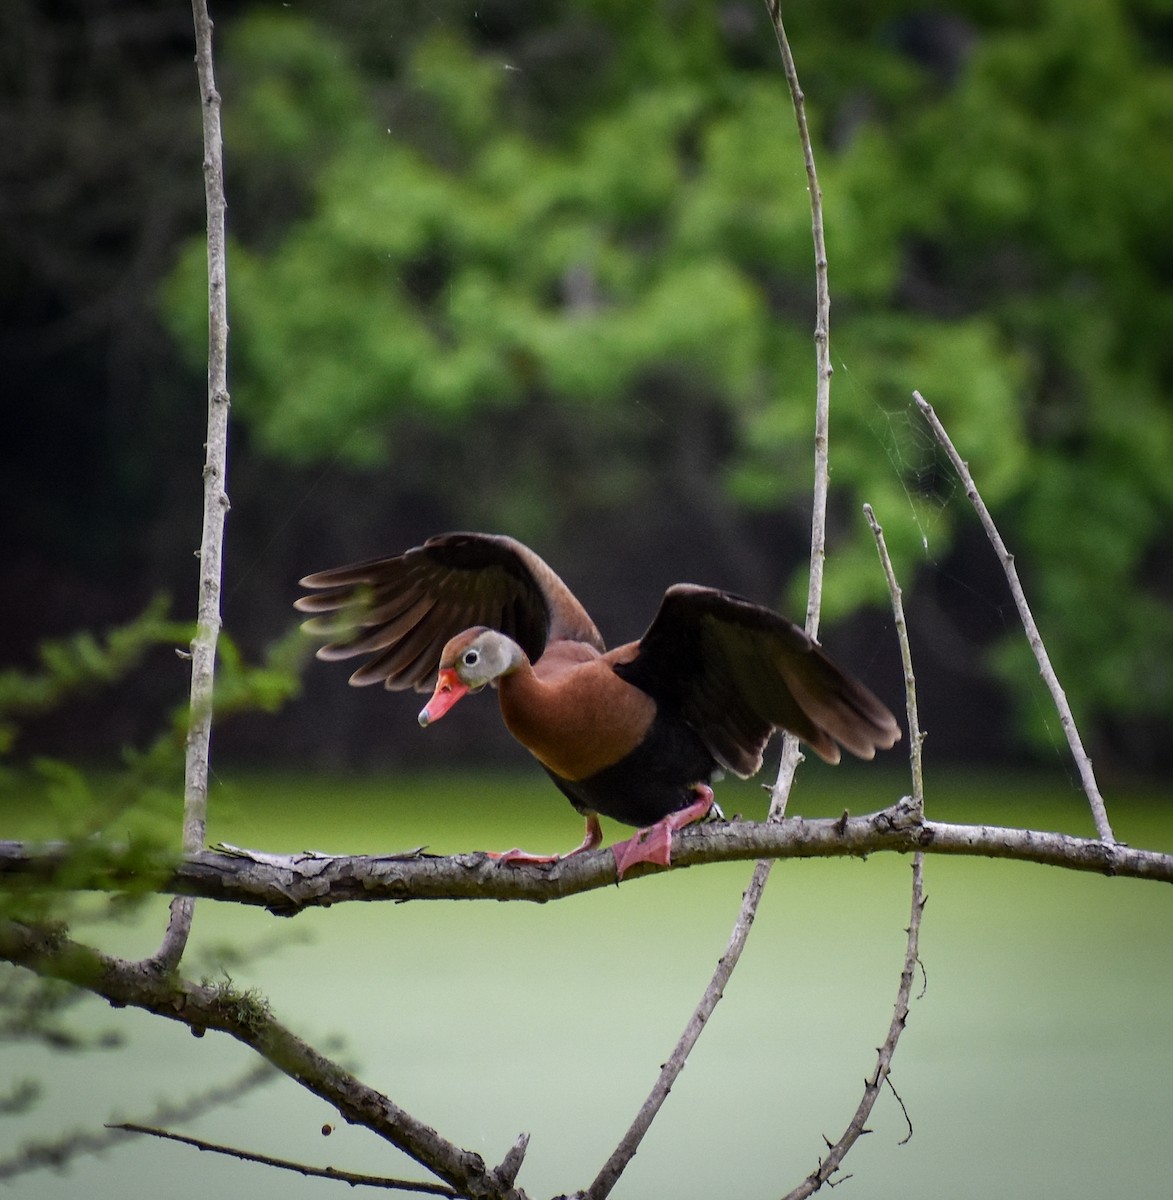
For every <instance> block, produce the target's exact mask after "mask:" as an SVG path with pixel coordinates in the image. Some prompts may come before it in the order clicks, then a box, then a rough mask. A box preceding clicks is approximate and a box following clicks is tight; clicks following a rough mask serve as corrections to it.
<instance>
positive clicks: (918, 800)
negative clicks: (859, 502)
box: [863, 504, 925, 817]
mask: <svg viewBox="0 0 1173 1200" xmlns="http://www.w3.org/2000/svg"><path fill="white" fill-rule="evenodd" d="M863 511H864V516H866V517H867V519H868V524H869V525H870V526H871V527H872V534H873V536H874V537H875V539H876V549H877V550H878V551H879V554H880V563H881V565H882V566H883V568H884V577H885V578H886V579H887V580H888V592H889V595H891V597H892V615H893V616H894V617H895V620H896V637H897V639H898V640H899V642H900V661H901V662H902V663H903V665H904V699H905V712H906V714H907V717H908V760H909V766H910V767H911V770H912V802H913V804H915V805H916V811H917V815H918V816H921V817H923V816H924V815H925V781H924V771H923V769H922V766H921V748H922V746H923V745H924V740H925V735H924V734H923V733H921V729H920V718H919V717H918V716H917V709H916V676H915V675H914V674H913V671H912V650H911V648H910V647H909V644H908V625H907V623H906V622H905V620H904V598H903V593H902V592H901V590H900V584H898V583H897V582H896V572H895V571H894V570H893V569H892V559H891V557H890V556H889V554H888V545H887V543H886V542H885V541H884V530H883V527H882V526H881V525H880V523H879V521H877V520H876V514H875V513H874V512H873V511H872V506H871V505H870V504H865V505H864V506H863Z"/></svg>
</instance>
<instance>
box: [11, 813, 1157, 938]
mask: <svg viewBox="0 0 1173 1200" xmlns="http://www.w3.org/2000/svg"><path fill="white" fill-rule="evenodd" d="M918 850H923V851H925V852H926V853H929V854H953V855H968V856H972V857H979V858H982V857H984V858H1007V859H1014V860H1016V861H1019V862H1031V863H1044V864H1047V865H1049V866H1055V867H1066V868H1068V869H1070V870H1075V871H1094V872H1098V873H1100V874H1104V875H1122V876H1127V877H1130V878H1136V879H1155V880H1160V881H1163V882H1165V883H1173V854H1164V853H1160V852H1158V851H1155V850H1138V849H1134V848H1133V847H1131V846H1126V845H1123V844H1121V843H1115V842H1100V841H1096V840H1094V839H1091V838H1080V837H1072V836H1070V835H1069V834H1065V833H1051V832H1045V831H1043V830H1037V829H1015V828H1009V827H1005V826H997V825H955V824H950V823H948V822H944V821H927V820H920V819H918V817H917V814H916V811H915V808H914V806H913V805H912V803H911V801H909V800H907V799H904V800H901V801H900V802H899V803H897V804H894V805H892V806H891V807H890V808H886V809H882V810H881V811H879V812H874V813H869V814H867V815H866V816H858V817H853V816H849V815H848V814H847V813H844V815H843V816H842V817H840V818H838V819H830V818H825V819H817V820H810V819H807V818H805V817H787V818H785V819H784V820H782V821H778V822H756V821H734V822H730V823H728V824H719V823H715V822H712V823H707V824H705V825H702V826H695V827H693V828H691V829H685V830H681V831H680V832H678V833H677V834H676V835H675V836H674V838H673V842H672V862H673V866H674V867H675V868H683V867H693V866H700V865H702V864H704V863H711V862H730V861H733V860H742V859H761V858H835V857H866V856H867V855H869V854H877V853H881V852H889V853H897V854H911V853H915V852H916V851H918ZM69 854H70V852H69V848H68V847H67V846H64V845H42V846H35V845H31V844H26V843H22V842H4V841H0V887H8V888H13V887H18V886H21V885H22V884H28V883H37V882H39V883H47V882H50V881H51V880H52V879H53V877H54V875H55V873H56V871H57V870H58V869H59V868H60V867H61V866H62V865H63V864H64V863H65V862H66V861H67V860H68V858H69ZM87 861H89V862H91V863H93V868H92V874H91V875H90V876H89V878H88V879H86V878H79V870H78V867H77V864H74V865H73V866H72V868H71V870H70V873H69V876H68V878H69V886H70V887H72V888H74V889H80V888H88V889H90V890H96V891H120V890H123V889H125V888H126V887H128V886H130V885H131V884H132V883H133V884H134V885H135V886H136V888H139V889H141V888H142V887H143V886H144V875H145V872H144V869H143V861H142V853H141V851H138V852H136V854H135V855H134V857H133V860H132V859H131V857H130V856H129V855H120V854H119V852H117V851H112V852H111V856H110V858H109V859H108V860H106V861H102V862H96V861H95V852H94V849H93V848H92V847H89V848H88V849H87ZM650 869H653V868H646V867H641V868H637V870H636V872H634V873H633V876H630V877H629V878H632V877H634V875H635V874H638V873H640V872H641V871H647V870H650ZM615 882H616V879H615V859H614V857H613V856H612V855H611V853H610V851H607V850H600V851H595V852H593V853H585V854H579V855H576V856H575V857H573V858H569V859H564V860H563V861H562V862H559V863H555V864H553V865H550V866H530V865H522V864H516V863H509V864H502V863H499V862H497V861H496V860H495V859H491V858H489V857H488V856H487V855H485V854H483V853H480V852H477V853H471V854H457V855H451V856H447V857H440V856H437V855H431V854H427V853H426V852H425V851H424V850H422V849H415V850H409V851H406V852H404V853H402V854H392V855H338V856H331V855H323V854H317V853H306V854H292V855H276V854H262V853H259V852H253V851H247V850H239V849H236V848H234V847H221V848H218V849H215V850H204V851H202V852H201V853H199V854H196V855H192V856H190V857H188V858H186V859H184V860H183V861H182V862H181V863H180V864H179V865H178V866H177V867H176V866H172V865H167V864H160V865H159V868H158V871H157V873H156V879H155V882H154V888H155V890H156V891H158V892H162V893H175V894H177V895H185V896H197V897H205V898H207V899H211V900H223V901H230V902H232V903H236V904H249V905H256V906H259V907H262V908H267V909H269V910H270V911H272V912H274V913H277V914H280V915H285V916H292V915H294V914H295V913H297V912H300V911H301V910H302V909H305V908H314V907H322V906H327V905H330V904H339V903H342V902H343V901H351V900H394V901H405V900H529V901H532V902H536V903H545V902H546V901H549V900H557V899H560V898H562V897H564V896H572V895H577V894H578V893H580V892H588V891H592V890H594V889H596V888H601V887H607V886H610V885H613V884H614V883H615Z"/></svg>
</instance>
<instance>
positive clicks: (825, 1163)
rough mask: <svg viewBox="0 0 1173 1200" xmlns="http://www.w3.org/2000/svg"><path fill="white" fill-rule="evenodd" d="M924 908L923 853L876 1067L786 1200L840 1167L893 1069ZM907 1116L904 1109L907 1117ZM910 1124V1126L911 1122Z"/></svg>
mask: <svg viewBox="0 0 1173 1200" xmlns="http://www.w3.org/2000/svg"><path fill="white" fill-rule="evenodd" d="M924 908H925V897H924V855H923V854H917V855H916V856H915V857H914V858H913V860H912V913H911V915H910V917H909V920H908V943H907V946H906V948H905V951H904V966H903V969H902V970H901V972H900V986H899V987H898V988H897V991H896V1005H895V1008H894V1010H893V1012H892V1020H891V1022H890V1024H889V1025H888V1036H887V1037H886V1038H885V1039H884V1044H883V1045H882V1046H881V1047H880V1049H879V1051H878V1057H877V1060H876V1069H875V1071H874V1072H873V1073H872V1075H871V1076H870V1078H868V1079H867V1080H865V1082H864V1092H863V1098H862V1099H861V1100H860V1102H859V1106H858V1107H857V1108H856V1110H855V1112H854V1114H852V1117H851V1120H850V1122H849V1123H848V1125H847V1128H846V1129H845V1130H844V1132H843V1136H842V1137H841V1138H840V1139H839V1140H838V1141H837V1142H835V1143H834V1144H833V1145H830V1146H828V1149H827V1154H826V1157H824V1158H822V1159H820V1160H819V1165H818V1167H817V1168H816V1169H815V1170H814V1171H812V1172H811V1173H810V1174H809V1175H808V1176H807V1177H806V1178H805V1179H804V1180H803V1181H802V1183H800V1184H799V1185H798V1187H796V1188H795V1189H794V1190H793V1191H792V1192H789V1193H787V1195H786V1197H785V1200H804V1197H806V1196H811V1195H813V1194H814V1193H815V1192H817V1191H818V1190H819V1188H821V1187H822V1186H823V1184H824V1183H827V1182H828V1181H829V1180H830V1179H831V1176H832V1175H834V1174H835V1172H836V1171H838V1170H839V1166H840V1164H841V1163H842V1162H843V1159H844V1157H845V1156H846V1155H847V1152H848V1151H849V1150H850V1149H851V1147H852V1146H854V1145H855V1143H856V1142H857V1141H859V1139H860V1137H861V1136H862V1135H863V1134H864V1133H865V1132H866V1129H867V1121H868V1117H869V1116H870V1115H871V1111H872V1108H873V1107H874V1105H875V1103H876V1099H877V1097H878V1096H879V1094H880V1091H881V1090H882V1089H883V1086H884V1083H885V1081H886V1080H887V1078H888V1074H889V1072H890V1071H891V1069H892V1056H893V1054H895V1053H896V1043H897V1042H898V1041H899V1040H900V1034H901V1033H902V1032H903V1030H904V1026H905V1023H906V1022H907V1020H908V998H909V995H910V994H911V992H912V980H913V977H914V976H915V974H916V964H917V954H918V946H919V943H920V919H921V913H923V912H924ZM903 1107H904V1104H903V1101H901V1108H903ZM907 1115H908V1114H907V1110H906V1111H905V1117H906V1118H907ZM909 1127H910V1128H911V1122H910V1126H909ZM905 1140H907V1139H905Z"/></svg>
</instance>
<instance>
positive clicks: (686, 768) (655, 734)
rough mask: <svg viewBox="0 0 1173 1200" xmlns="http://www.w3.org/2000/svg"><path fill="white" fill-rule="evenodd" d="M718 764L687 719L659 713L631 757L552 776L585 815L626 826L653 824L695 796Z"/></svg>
mask: <svg viewBox="0 0 1173 1200" xmlns="http://www.w3.org/2000/svg"><path fill="white" fill-rule="evenodd" d="M716 770H717V762H716V760H715V759H714V758H713V756H712V755H711V754H710V753H709V751H708V750H707V749H706V748H705V745H704V743H703V742H702V741H701V740H700V738H699V737H697V735H696V734H695V733H694V732H693V731H692V730H691V729H690V728H689V727H688V726H687V725H685V724H684V722H683V721H679V720H672V719H671V718H669V717H665V716H663V715H661V716H658V717H657V718H656V720H655V722H654V723H653V725H652V727H651V729H650V730H649V731H648V736H647V737H645V738H644V740H643V741H642V742H640V744H639V745H638V746H637V747H636V748H635V749H634V750H633V751H632V752H631V753H630V754H628V755H627V757H626V758H621V759H620V760H619V761H618V762H617V763H614V764H613V765H611V766H609V767H605V768H604V769H603V770H602V771H598V772H596V773H595V774H594V775H588V776H587V777H586V778H585V779H563V778H562V777H561V776H559V775H555V774H554V772H553V771H549V772H548V774H549V776H550V778H551V779H553V781H554V782H555V783H556V784H557V785H558V787H559V789H560V790H561V791H562V792H563V794H564V795H565V796H566V797H567V798H568V799H569V800H570V803H571V804H573V805H574V807H575V808H577V809H578V811H579V812H581V813H587V812H596V813H598V814H599V815H600V816H604V817H610V818H611V819H612V820H615V821H622V822H624V823H625V824H627V825H638V826H644V825H652V824H654V823H655V822H656V821H658V820H660V818H661V817H666V816H667V815H668V814H669V813H673V812H678V811H679V810H680V809H682V808H686V807H687V806H688V805H689V804H691V803H692V802H693V801H694V800H695V799H696V793H695V792H694V791H693V785H694V784H698V783H708V782H709V780H710V779H712V777H713V774H714V772H715V771H716Z"/></svg>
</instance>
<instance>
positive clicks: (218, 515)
mask: <svg viewBox="0 0 1173 1200" xmlns="http://www.w3.org/2000/svg"><path fill="white" fill-rule="evenodd" d="M192 15H193V18H194V22H195V39H196V71H197V74H198V76H199V85H200V101H201V108H202V111H203V124H204V193H205V196H206V201H207V209H208V441H207V447H206V458H205V460H204V521H203V533H202V536H201V539H200V551H199V561H200V580H199V597H198V606H197V616H196V634H195V637H194V638H193V639H192V643H191V715H190V720H189V724H188V731H187V756H186V762H185V765H184V782H183V849H184V851H185V853H188V854H194V853H196V852H197V851H199V850H201V849H203V845H204V837H205V828H206V824H207V810H208V759H209V754H210V743H211V733H212V687H213V681H214V674H215V665H216V642H217V639H218V638H219V635H220V585H221V572H222V554H223V546H224V519H225V516H226V515H227V512H228V495H227V493H226V492H225V488H224V480H225V473H226V470H227V462H228V408H229V400H228V291H227V256H226V252H225V236H224V211H225V208H226V203H225V198H224V156H223V142H222V138H221V132H220V94H219V92H217V91H216V79H215V73H214V70H213V65H212V21H211V18H210V16H209V14H208V6H207V2H206V0H192ZM193 911H194V901H192V900H188V899H183V898H176V899H175V900H174V901H172V904H171V919H170V921H169V922H168V925H167V933H166V935H165V937H164V939H163V944H162V945H161V946H160V948H159V952H158V954H157V955H156V956H155V961H156V962H157V964H158V965H160V966H161V967H163V968H164V969H174V967H175V966H176V965H177V964H178V962H179V959H180V958H181V957H182V955H183V951H184V948H185V946H186V945H187V937H188V933H189V932H190V930H191V919H192V913H193Z"/></svg>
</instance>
